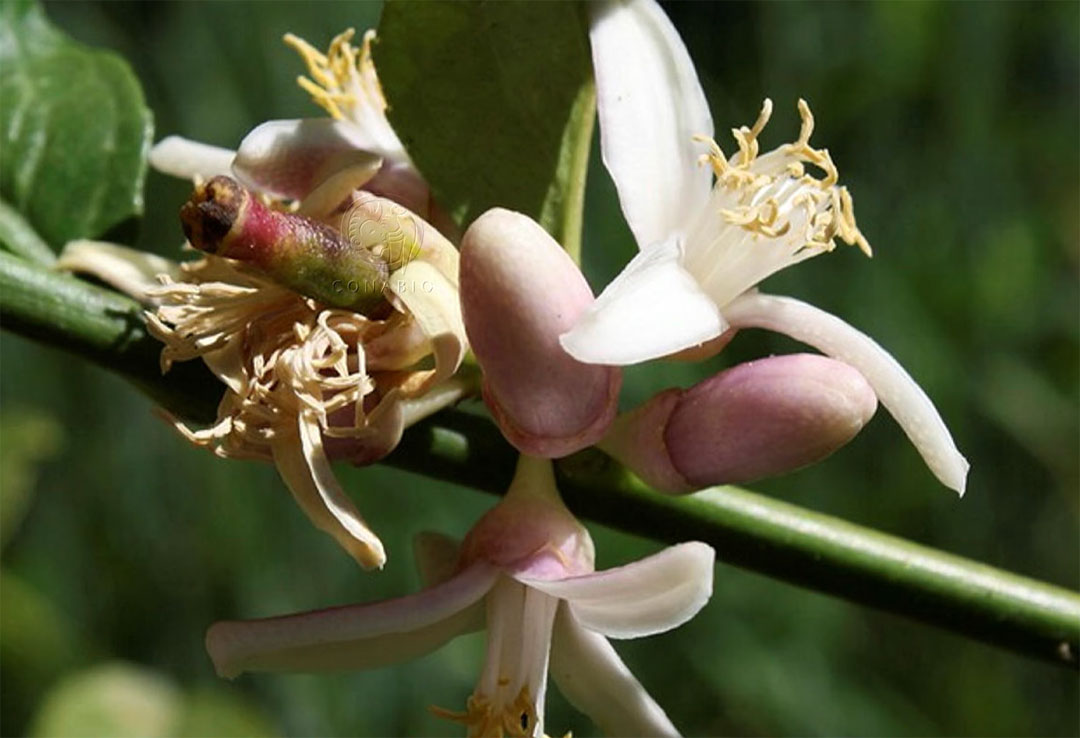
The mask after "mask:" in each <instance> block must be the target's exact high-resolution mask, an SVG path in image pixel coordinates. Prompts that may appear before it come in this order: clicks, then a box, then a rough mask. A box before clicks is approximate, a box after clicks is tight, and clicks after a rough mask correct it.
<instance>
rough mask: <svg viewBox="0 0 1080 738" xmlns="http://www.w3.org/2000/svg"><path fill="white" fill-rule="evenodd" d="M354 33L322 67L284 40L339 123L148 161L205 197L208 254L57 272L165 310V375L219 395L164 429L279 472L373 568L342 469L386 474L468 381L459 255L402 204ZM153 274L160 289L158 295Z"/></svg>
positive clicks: (411, 197) (406, 193)
mask: <svg viewBox="0 0 1080 738" xmlns="http://www.w3.org/2000/svg"><path fill="white" fill-rule="evenodd" d="M351 36H352V32H351V31H348V32H346V33H344V34H341V35H340V36H338V37H337V38H336V39H335V40H334V42H333V44H332V45H331V48H330V53H329V55H328V56H323V55H322V54H320V53H318V52H317V51H315V50H314V49H312V48H311V47H310V46H308V45H307V44H305V43H304V42H302V41H300V40H299V39H296V38H295V37H292V36H289V37H287V40H288V42H289V43H290V44H292V45H293V46H295V47H296V48H298V49H299V50H300V51H301V53H302V55H303V56H304V58H305V60H306V61H307V63H308V65H309V71H310V72H311V74H312V76H313V77H314V78H315V79H316V80H317V81H318V83H319V85H322V87H318V86H317V85H315V83H313V82H311V81H310V80H302V82H301V84H302V86H304V87H305V89H309V90H311V91H313V92H316V91H317V90H321V92H316V100H317V101H318V102H319V103H320V104H322V105H323V106H324V107H326V109H327V110H328V111H329V112H330V113H331V114H333V115H334V116H335V120H298V121H271V122H269V123H266V124H264V125H262V126H259V127H258V128H256V129H255V130H254V131H252V133H251V134H249V135H248V137H247V138H245V140H244V142H243V143H242V144H241V147H240V151H239V152H238V153H237V154H235V155H234V154H233V152H231V151H229V150H227V149H220V148H217V147H209V146H205V145H203V144H197V143H194V142H190V141H186V140H183V139H179V138H177V137H170V138H167V139H165V140H164V141H162V142H161V143H159V144H158V145H157V146H155V147H154V149H153V151H152V152H151V156H150V158H151V163H152V164H153V165H154V166H155V167H156V168H158V169H159V170H161V171H164V172H166V173H169V174H175V175H179V176H186V177H191V178H192V179H194V180H195V182H196V191H195V194H194V196H193V197H192V199H191V200H190V201H189V202H188V203H187V204H186V205H185V206H184V208H183V209H182V211H181V220H182V223H183V225H184V231H185V235H187V236H188V239H189V242H190V243H191V245H193V246H195V247H196V248H198V249H200V250H203V251H206V252H208V255H207V256H205V257H204V258H202V259H200V260H198V261H195V262H189V263H186V264H182V265H180V266H179V267H177V266H176V265H173V266H172V267H171V268H169V269H162V268H161V265H160V264H157V263H156V262H155V263H147V262H146V259H145V258H144V257H141V256H139V255H138V254H137V252H131V251H126V250H125V253H118V252H116V251H115V250H112V251H110V250H107V249H104V248H101V247H96V246H95V247H91V248H89V249H88V248H87V247H86V245H85V244H83V245H76V247H75V248H73V249H72V250H71V251H70V252H69V253H67V254H66V257H65V259H62V260H61V266H67V267H68V268H73V269H80V270H83V271H91V272H94V273H95V274H96V275H97V276H99V277H101V278H103V279H105V280H106V281H110V282H112V283H114V284H116V285H117V286H118V287H120V288H121V289H126V290H127V291H129V292H131V293H132V294H135V295H136V296H137V297H139V298H140V299H142V300H143V301H144V302H146V303H147V304H151V305H156V306H157V308H156V310H154V311H152V312H150V313H148V316H147V320H148V323H149V327H150V330H151V332H152V333H153V334H154V335H155V336H157V337H158V338H159V339H161V341H163V342H164V344H165V348H164V349H163V351H162V356H161V364H162V369H163V370H165V371H167V370H168V368H169V367H170V366H171V365H172V363H173V362H175V361H186V360H190V359H194V358H201V359H203V361H204V362H205V363H206V365H207V366H208V367H209V368H210V369H211V371H213V372H214V374H215V375H217V377H218V378H219V379H220V380H221V381H222V382H223V383H224V384H225V386H226V390H225V395H224V397H223V398H222V401H221V404H220V405H219V408H218V417H217V422H216V423H215V424H214V425H213V426H211V427H209V428H205V429H192V428H190V427H189V426H188V425H186V424H185V423H183V422H181V421H180V420H178V419H175V418H170V420H172V422H173V423H174V425H175V426H176V428H177V429H178V430H179V431H180V432H181V433H182V434H183V435H184V436H185V437H186V438H187V439H188V440H190V441H191V442H192V443H195V444H197V445H199V446H202V447H206V448H209V449H211V450H213V452H214V453H216V454H217V455H218V456H222V457H227V458H245V459H261V460H266V461H272V462H274V464H275V465H276V466H277V468H278V470H279V471H280V473H281V475H282V477H283V479H284V480H285V482H286V483H287V485H288V486H289V489H290V490H291V491H292V493H293V495H294V496H295V497H296V499H297V501H298V502H299V504H300V506H301V508H302V509H303V510H304V511H305V512H306V513H307V514H308V516H309V517H310V518H311V520H312V522H314V523H315V525H317V526H318V527H319V528H321V529H323V530H325V531H326V532H328V533H329V534H330V535H332V536H333V537H334V538H335V539H336V540H337V541H338V542H339V543H340V544H341V545H342V546H343V547H344V548H345V549H346V550H347V551H348V552H349V553H350V554H351V555H352V556H353V557H354V558H355V559H356V560H357V561H358V562H359V563H360V564H362V565H363V566H365V567H378V566H382V564H383V562H384V561H385V560H386V554H385V552H384V551H383V547H382V544H381V542H380V541H379V539H378V537H377V536H376V535H375V534H374V533H372V531H371V530H370V529H369V528H368V526H367V524H366V523H365V522H364V520H363V519H362V518H361V517H360V515H359V513H358V512H357V511H356V508H355V507H354V506H353V504H352V501H351V500H350V499H349V497H348V495H346V494H345V492H344V491H343V490H342V489H341V487H340V485H339V484H338V482H337V480H336V478H335V477H334V474H333V472H332V470H331V467H330V461H331V460H333V459H342V460H349V461H352V462H353V463H356V464H367V463H371V462H373V461H376V460H378V459H380V458H382V457H383V456H385V455H386V454H388V453H389V452H390V451H391V450H393V448H394V447H395V446H396V445H397V443H398V441H399V440H400V438H401V434H402V432H403V430H404V429H405V428H406V427H407V426H408V425H409V424H410V423H413V422H415V421H416V420H419V419H420V418H423V417H425V416H426V415H429V414H431V413H433V412H435V411H437V410H439V409H441V408H442V407H445V406H446V405H448V404H450V403H452V402H455V401H456V400H457V399H459V398H460V397H461V396H462V395H463V394H464V392H465V390H466V387H467V383H465V382H463V381H457V380H453V379H450V378H451V376H452V375H453V374H454V372H455V371H456V370H457V368H458V366H459V365H460V363H461V360H462V358H463V357H464V354H465V351H466V340H465V331H464V327H463V325H462V322H461V312H460V304H459V298H458V255H457V251H456V250H455V249H454V247H453V246H452V245H451V244H450V243H449V241H447V240H446V238H445V237H444V236H443V235H442V234H441V233H439V231H438V230H437V229H436V228H434V227H432V226H431V225H430V224H428V223H427V222H426V221H425V220H424V219H423V217H421V216H420V215H418V214H417V213H415V212H413V211H412V210H410V209H409V208H408V207H407V205H408V204H415V205H416V207H419V208H421V209H422V210H423V212H424V213H427V212H429V211H430V210H431V208H430V203H429V200H428V189H427V185H426V184H425V183H424V182H423V180H422V179H421V178H420V176H419V174H418V173H417V172H416V170H415V168H413V167H412V165H411V163H410V162H409V160H408V157H407V156H406V154H405V152H404V150H403V148H402V147H401V143H400V141H398V139H397V137H396V136H395V135H394V133H393V130H392V129H391V128H390V125H389V123H388V121H387V120H386V117H385V112H384V111H385V108H386V102H385V100H384V99H383V97H382V92H381V89H380V88H379V84H378V79H377V78H376V76H375V71H374V67H373V65H372V62H371V55H370V46H371V39H372V35H371V34H370V33H369V34H368V35H367V36H365V41H364V45H363V48H362V50H360V51H358V50H357V49H354V48H353V47H352V46H351V45H350V44H349V40H350V38H351ZM228 173H233V174H235V175H236V176H237V177H238V178H239V179H240V180H241V181H243V182H245V183H247V184H249V185H251V186H253V187H254V188H255V189H254V190H252V189H249V188H248V187H244V186H241V185H240V184H238V183H237V182H235V181H233V180H232V179H230V178H229V177H228V176H225V175H226V174H228ZM361 188H362V189H361ZM383 195H386V196H385V197H384V196H383ZM391 197H399V198H400V201H395V200H393V199H390V198H391ZM402 203H405V204H402ZM154 270H157V272H158V273H159V274H160V277H159V279H160V281H161V283H162V284H161V285H159V286H149V285H148V278H149V277H150V275H151V273H152V272H153V271H154Z"/></svg>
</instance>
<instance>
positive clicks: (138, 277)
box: [53, 239, 182, 304]
mask: <svg viewBox="0 0 1080 738" xmlns="http://www.w3.org/2000/svg"><path fill="white" fill-rule="evenodd" d="M53 268H54V269H64V270H67V271H69V272H75V273H77V274H90V275H92V276H94V277H97V278H98V279H100V280H101V281H102V282H105V283H106V284H111V285H112V286H113V287H115V288H116V289H118V290H120V291H121V292H124V293H126V294H128V295H131V296H132V297H134V298H135V299H137V300H139V301H140V302H143V303H148V304H155V303H157V302H158V300H159V298H157V297H156V296H154V295H152V294H150V293H149V292H148V290H153V289H156V288H158V287H160V286H161V282H160V281H159V280H158V275H160V274H164V275H166V276H167V277H169V278H170V279H173V280H179V279H180V278H181V275H182V271H181V269H180V265H179V264H178V263H176V262H175V261H173V260H172V259H166V258H165V257H164V256H158V255H157V254H151V253H150V252H149V251H140V250H138V249H132V248H128V247H127V246H121V245H119V244H115V243H108V242H107V241H88V240H84V239H79V240H77V241H68V242H67V243H66V244H65V245H64V250H63V251H61V252H60V257H59V258H58V259H57V260H56V263H54V264H53Z"/></svg>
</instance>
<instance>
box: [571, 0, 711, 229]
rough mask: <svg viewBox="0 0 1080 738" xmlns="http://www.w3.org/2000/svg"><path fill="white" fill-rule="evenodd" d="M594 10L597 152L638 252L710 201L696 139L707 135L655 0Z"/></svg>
mask: <svg viewBox="0 0 1080 738" xmlns="http://www.w3.org/2000/svg"><path fill="white" fill-rule="evenodd" d="M591 8H592V13H593V15H592V23H591V28H590V30H589V40H590V42H591V44H592V55H593V67H594V69H595V72H596V108H597V112H598V114H599V116H600V148H601V151H602V153H603V157H604V164H605V165H607V168H608V171H609V172H610V173H611V178H612V179H613V180H615V187H616V188H617V189H618V191H619V201H620V202H621V204H622V210H623V215H625V216H626V221H627V223H629V224H630V229H631V230H632V231H633V232H634V236H635V237H636V238H637V242H638V247H639V248H645V247H647V246H649V245H650V244H653V243H657V242H659V241H663V240H666V239H667V238H668V237H669V236H671V235H673V234H675V233H678V232H681V230H682V229H684V228H686V227H687V226H688V225H689V223H690V219H691V218H692V217H693V215H694V214H695V213H697V212H698V211H699V210H700V209H701V208H702V207H704V205H705V203H706V202H707V200H708V198H709V188H710V184H711V182H712V174H711V172H710V171H709V169H708V168H707V167H700V166H698V156H699V154H701V146H700V145H699V144H697V143H695V142H694V140H693V136H694V135H704V136H710V137H711V136H712V135H713V122H712V116H711V115H710V114H709V105H708V103H707V102H706V100H705V93H704V92H702V90H701V85H700V83H699V82H698V78H697V73H696V72H695V71H694V64H693V62H692V61H691V60H690V55H689V54H688V53H687V51H686V47H685V46H684V45H683V42H682V39H680V38H679V34H678V32H677V31H676V30H675V27H674V26H672V25H671V21H670V20H668V18H667V16H665V15H664V12H663V11H662V10H661V9H660V6H659V5H657V4H656V3H655V2H654V1H653V0H625V1H623V2H618V1H616V2H611V3H607V4H600V3H596V4H593V5H592V6H591Z"/></svg>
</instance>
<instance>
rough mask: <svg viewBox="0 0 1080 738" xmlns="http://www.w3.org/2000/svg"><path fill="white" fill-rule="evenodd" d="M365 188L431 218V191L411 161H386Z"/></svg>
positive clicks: (425, 217)
mask: <svg viewBox="0 0 1080 738" xmlns="http://www.w3.org/2000/svg"><path fill="white" fill-rule="evenodd" d="M364 189H365V190H367V191H368V192H371V193H372V194H375V195H378V196H379V197H385V198H387V199H388V200H393V201H394V202H396V203H398V204H399V205H404V206H405V207H407V208H408V209H409V210H411V211H413V212H414V213H416V214H417V215H419V216H420V217H421V218H424V219H425V220H429V219H430V216H431V191H430V190H429V189H428V185H427V182H426V181H424V178H423V177H421V176H420V173H419V172H418V171H416V168H415V167H413V165H412V164H411V163H409V162H392V161H389V160H386V161H384V162H383V165H382V168H381V169H379V172H378V174H376V175H375V176H374V177H372V179H371V181H370V182H368V183H367V184H366V185H364ZM435 225H436V226H438V224H435Z"/></svg>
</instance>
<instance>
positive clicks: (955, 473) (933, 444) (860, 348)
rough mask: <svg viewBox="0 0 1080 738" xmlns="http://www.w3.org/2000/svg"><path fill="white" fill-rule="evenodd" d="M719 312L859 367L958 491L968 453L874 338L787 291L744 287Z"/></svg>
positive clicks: (926, 456) (740, 325) (942, 477)
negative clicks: (756, 290) (780, 293)
mask: <svg viewBox="0 0 1080 738" xmlns="http://www.w3.org/2000/svg"><path fill="white" fill-rule="evenodd" d="M724 315H725V317H727V319H728V320H729V321H730V322H731V325H732V326H733V327H735V328H764V329H766V330H770V331H776V332H777V333H784V334H786V335H788V336H791V337H792V338H794V339H796V340H798V341H802V342H803V343H806V344H809V345H810V346H813V347H814V348H816V349H818V350H819V351H821V352H822V353H825V354H827V355H828V356H831V357H833V358H835V359H839V360H840V361H843V362H844V363H846V364H850V365H851V366H853V367H855V368H856V369H858V370H859V372H860V373H861V374H862V375H863V376H864V377H865V378H866V381H867V382H869V383H870V386H871V387H873V388H874V392H875V393H876V394H877V396H878V399H879V400H881V404H882V405H884V406H885V407H886V408H887V409H888V411H889V412H890V413H891V414H892V416H893V417H894V418H896V422H898V423H899V424H900V427H901V428H903V429H904V432H905V433H907V436H908V438H910V439H911V442H912V443H913V444H915V448H916V449H917V450H918V451H919V453H920V454H921V455H922V457H923V460H924V461H925V462H926V465H927V466H928V467H930V471H932V472H933V473H934V476H936V477H937V478H938V479H939V480H941V483H942V484H944V485H945V486H947V487H949V488H951V489H954V490H956V491H957V492H958V493H960V496H961V497H963V495H964V486H965V485H966V483H967V472H968V468H969V466H970V465H969V464H968V462H967V459H965V458H964V457H963V455H961V453H960V452H959V451H958V450H957V448H956V443H955V442H953V439H952V435H950V433H949V429H948V428H946V427H945V421H943V420H942V419H941V416H940V415H939V414H938V411H937V408H935V407H934V403H933V402H931V401H930V398H929V397H927V396H926V393H925V392H923V390H922V388H921V387H919V385H917V384H916V383H915V380H914V379H912V378H911V375H910V374H908V373H907V372H906V371H904V367H902V366H900V364H899V363H898V362H897V361H896V359H894V358H893V357H892V355H891V354H889V352H888V351H886V350H885V349H883V348H882V347H881V346H880V345H878V343H877V342H876V341H874V340H873V339H872V338H870V337H869V336H867V335H866V334H864V333H861V332H859V331H858V330H856V329H855V328H852V327H851V326H850V325H848V324H847V323H845V322H844V321H842V320H840V318H837V317H836V316H835V315H831V314H829V313H827V312H825V311H824V310H820V309H819V308H816V307H814V306H813V305H808V304H806V303H805V302H802V301H800V300H796V299H794V298H791V297H776V296H773V295H763V294H760V293H747V294H745V295H743V296H741V297H738V298H736V299H735V300H733V301H732V302H731V303H730V304H729V305H728V306H727V307H725V308H724Z"/></svg>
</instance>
